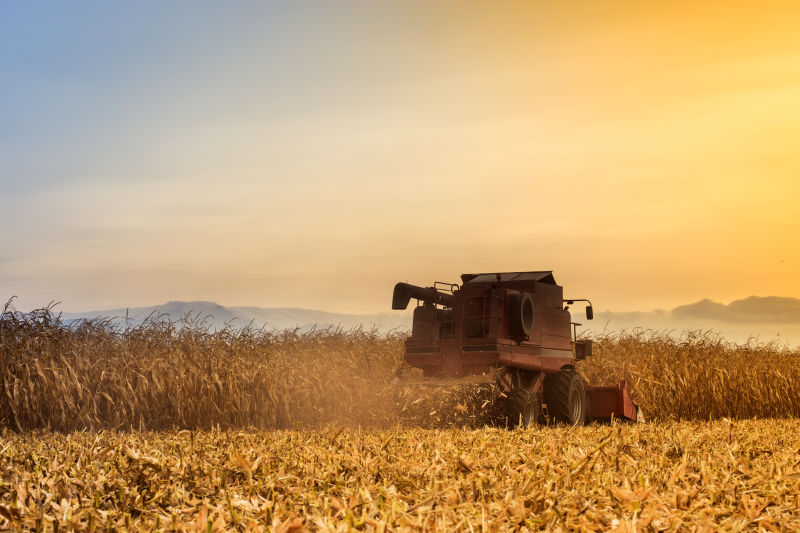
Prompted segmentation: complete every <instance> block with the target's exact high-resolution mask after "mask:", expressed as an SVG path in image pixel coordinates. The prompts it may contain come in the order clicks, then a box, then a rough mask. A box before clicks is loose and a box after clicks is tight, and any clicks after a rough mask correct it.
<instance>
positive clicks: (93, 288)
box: [0, 1, 800, 313]
mask: <svg viewBox="0 0 800 533" xmlns="http://www.w3.org/2000/svg"><path fill="white" fill-rule="evenodd" d="M700 4H701V3H695V2H669V3H666V2H665V3H654V2H602V3H594V2H591V3H590V2H578V1H574V2H570V1H566V2H555V3H554V2H492V3H484V2H436V3H432V2H415V1H397V2H361V3H356V2H352V3H350V2H303V1H292V2H281V3H277V2H276V3H270V2H255V1H254V2H238V3H225V4H220V3H215V2H202V1H192V2H189V1H175V2H155V1H141V2H131V3H116V2H101V1H96V2H86V1H76V2H68V3H66V2H62V3H44V2H23V1H19V2H14V1H9V2H2V3H0V210H2V212H3V214H4V217H3V222H4V223H3V228H2V230H0V299H6V298H8V297H11V296H17V300H16V306H17V308H19V309H26V308H32V307H38V306H41V305H45V304H47V303H48V302H50V301H60V302H62V303H61V304H60V305H61V308H63V309H66V310H70V311H82V310H91V309H106V308H119V307H126V306H131V307H135V306H144V305H154V304H158V303H162V302H166V301H168V300H209V301H216V302H220V303H222V304H225V305H255V306H263V307H306V308H312V309H324V310H328V311H334V312H349V313H374V312H381V311H388V310H389V307H390V305H389V299H390V295H391V291H392V287H393V284H394V283H395V282H397V281H408V282H411V283H415V284H420V285H427V284H430V283H431V282H433V281H434V280H440V281H456V280H457V279H458V276H459V275H460V274H461V273H463V272H495V271H520V270H553V271H554V273H555V277H556V280H557V281H558V282H559V283H561V284H563V285H564V286H565V293H566V295H568V296H571V297H574V298H578V297H589V298H591V299H592V301H593V302H594V304H595V307H596V308H598V309H613V310H652V309H672V308H674V307H677V306H681V305H685V304H689V303H691V302H696V301H698V300H701V299H706V298H708V299H710V300H713V301H714V302H721V303H729V302H732V301H734V300H740V299H745V298H747V297H750V296H761V297H767V296H779V297H790V298H798V297H800V244H798V243H799V242H800V239H798V235H800V209H798V201H800V33H798V31H797V28H798V27H800V4H798V3H796V2H786V3H780V2H771V3H754V2H724V3H723V2H719V3H718V2H707V3H702V4H701V5H700Z"/></svg>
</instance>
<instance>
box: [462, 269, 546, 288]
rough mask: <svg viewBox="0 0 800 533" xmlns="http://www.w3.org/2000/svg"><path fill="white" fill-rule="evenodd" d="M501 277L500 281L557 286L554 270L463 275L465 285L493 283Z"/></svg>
mask: <svg viewBox="0 0 800 533" xmlns="http://www.w3.org/2000/svg"><path fill="white" fill-rule="evenodd" d="M497 276H500V281H538V282H539V283H549V284H552V285H555V284H556V279H555V278H554V277H553V271H552V270H538V271H531V272H491V273H484V274H461V282H462V283H463V284H464V285H467V284H470V283H493V282H496V281H497Z"/></svg>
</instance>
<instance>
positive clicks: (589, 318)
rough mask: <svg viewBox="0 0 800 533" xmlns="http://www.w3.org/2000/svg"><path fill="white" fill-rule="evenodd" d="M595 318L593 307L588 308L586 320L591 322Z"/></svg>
mask: <svg viewBox="0 0 800 533" xmlns="http://www.w3.org/2000/svg"><path fill="white" fill-rule="evenodd" d="M593 318H594V310H593V309H592V306H591V305H587V306H586V320H591V319H593Z"/></svg>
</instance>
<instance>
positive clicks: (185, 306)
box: [61, 301, 411, 331]
mask: <svg viewBox="0 0 800 533" xmlns="http://www.w3.org/2000/svg"><path fill="white" fill-rule="evenodd" d="M98 317H103V318H110V319H112V320H113V321H114V322H116V323H118V324H120V325H123V324H125V323H126V322H127V324H128V325H129V326H136V325H139V324H141V323H142V322H143V321H144V320H146V319H147V318H148V317H152V318H158V317H162V318H169V319H170V320H180V319H183V318H189V319H191V320H200V321H202V322H203V323H204V324H205V325H206V326H209V327H211V328H214V329H222V328H223V327H225V326H227V325H229V326H232V327H234V328H241V327H244V326H247V325H248V324H252V325H253V326H254V327H257V328H260V327H266V328H268V329H281V330H282V329H293V328H299V329H301V330H308V329H310V328H312V327H317V328H325V327H341V328H343V329H350V328H353V327H356V326H364V327H368V328H370V327H373V326H374V327H376V328H378V329H379V330H380V331H389V330H393V329H411V314H410V313H404V312H394V313H379V314H375V315H350V314H343V313H328V312H326V311H316V310H313V309H300V308H296V307H274V308H265V307H226V306H222V305H219V304H218V303H214V302H204V301H196V302H167V303H165V304H163V305H156V306H153V307H132V308H129V309H124V308H122V309H107V310H102V311H87V312H84V313H69V312H63V313H61V319H62V320H63V321H64V322H73V321H76V320H81V319H93V318H98Z"/></svg>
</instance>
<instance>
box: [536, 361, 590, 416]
mask: <svg viewBox="0 0 800 533" xmlns="http://www.w3.org/2000/svg"><path fill="white" fill-rule="evenodd" d="M544 402H545V403H546V404H547V413H548V415H549V416H550V419H551V420H552V421H554V422H561V423H563V424H569V425H570V426H582V425H584V424H585V423H586V391H585V390H583V381H581V378H580V377H578V375H577V374H576V373H575V371H573V370H561V371H559V372H556V373H555V374H550V375H548V376H547V377H546V378H545V379H544Z"/></svg>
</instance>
